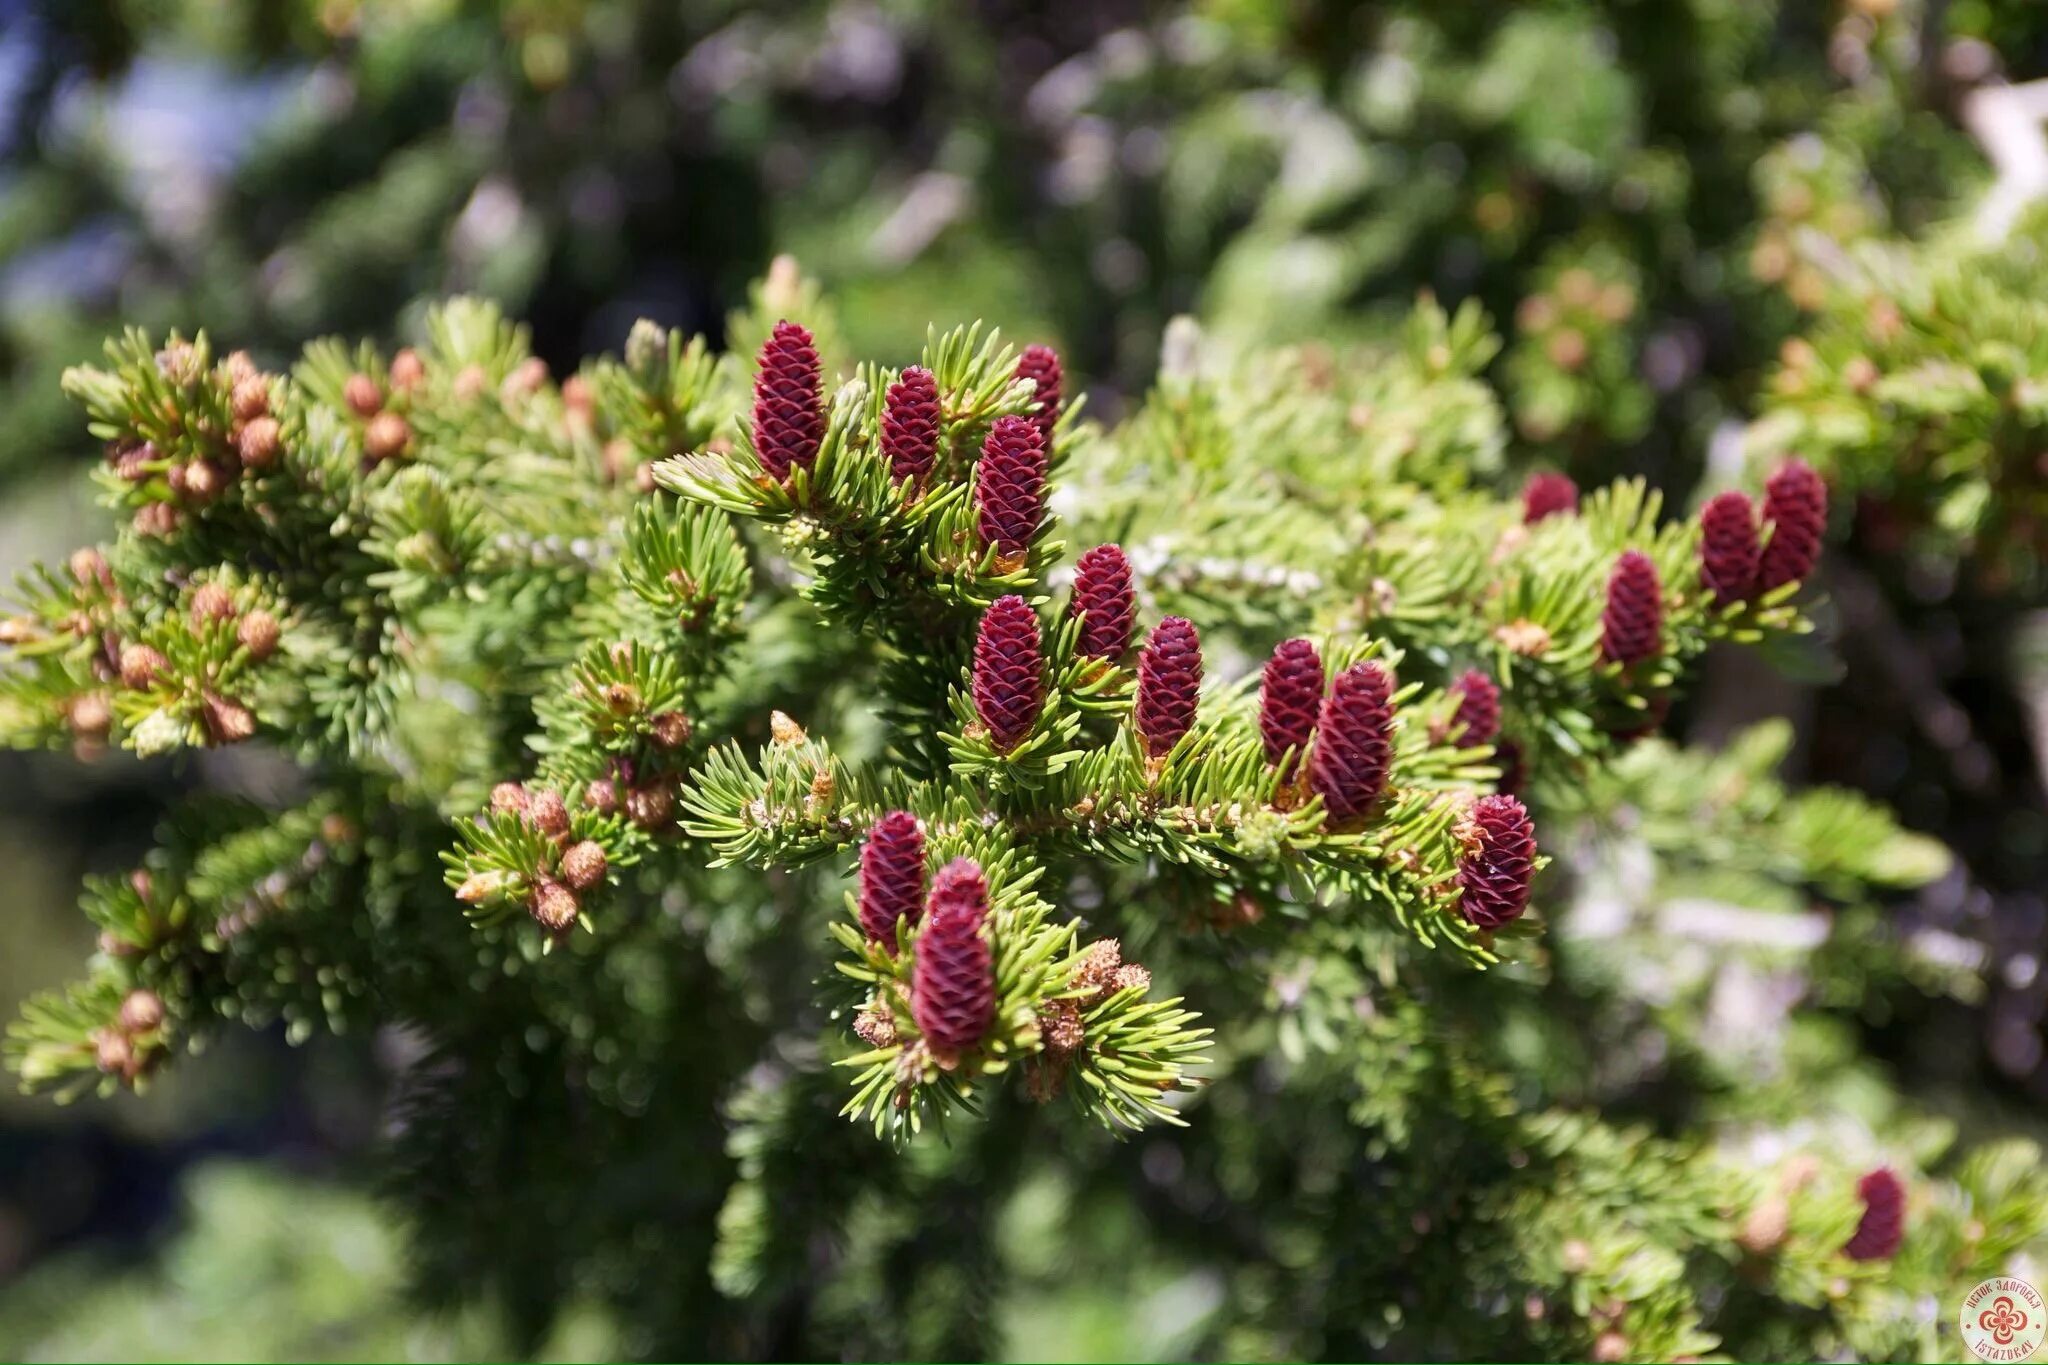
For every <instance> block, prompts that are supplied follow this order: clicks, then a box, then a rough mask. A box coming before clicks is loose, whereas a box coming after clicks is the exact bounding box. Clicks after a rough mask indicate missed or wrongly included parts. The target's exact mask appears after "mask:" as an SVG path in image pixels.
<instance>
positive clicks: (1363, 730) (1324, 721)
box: [1308, 663, 1394, 821]
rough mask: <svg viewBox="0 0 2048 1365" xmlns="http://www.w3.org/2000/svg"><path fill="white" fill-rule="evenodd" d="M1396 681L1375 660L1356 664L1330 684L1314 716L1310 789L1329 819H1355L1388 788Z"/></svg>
mask: <svg viewBox="0 0 2048 1365" xmlns="http://www.w3.org/2000/svg"><path fill="white" fill-rule="evenodd" d="M1393 691H1394V680H1393V677H1392V676H1391V675H1390V674H1389V673H1388V672H1387V670H1386V669H1385V668H1383V667H1381V666H1380V665H1379V664H1376V663H1362V664H1353V665H1352V666H1351V667H1350V668H1347V669H1345V670H1344V671H1343V672H1342V673H1339V674H1338V675H1337V680H1336V681H1335V682H1334V683H1332V684H1330V695H1329V696H1327V697H1325V698H1323V711H1322V715H1321V716H1320V717H1318V718H1317V720H1316V747H1315V752H1314V753H1313V754H1312V755H1311V756H1310V758H1309V768H1308V785H1309V789H1310V790H1311V791H1313V792H1315V793H1316V794H1317V795H1319V796H1321V797H1322V798H1323V809H1324V811H1325V812H1327V813H1328V815H1329V817H1330V819H1332V820H1336V821H1344V820H1351V819H1355V818H1357V817H1358V816H1361V815H1363V814H1365V812H1366V811H1367V810H1368V809H1369V808H1370V807H1371V806H1372V803H1373V802H1375V801H1377V800H1379V798H1380V793H1381V792H1383V791H1385V790H1386V786H1387V768H1388V767H1389V765H1390V764H1391V763H1392V762H1393V757H1394V703H1393Z"/></svg>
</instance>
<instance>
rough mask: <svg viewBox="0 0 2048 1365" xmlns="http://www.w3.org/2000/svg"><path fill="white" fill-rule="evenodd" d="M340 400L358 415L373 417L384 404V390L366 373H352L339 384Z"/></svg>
mask: <svg viewBox="0 0 2048 1365" xmlns="http://www.w3.org/2000/svg"><path fill="white" fill-rule="evenodd" d="M341 401H342V402H344V403H346V404H348V406H349V410H350V411H351V412H353V413H355V415H356V416H358V417H373V416H375V415H376V413H377V409H379V408H381V407H383V406H384V391H383V390H382V389H380V388H378V387H377V381H376V380H374V379H372V378H370V376H368V375H366V374H352V375H350V376H349V377H348V382H347V383H346V384H343V385H342V386H341Z"/></svg>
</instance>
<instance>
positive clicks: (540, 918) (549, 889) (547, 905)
mask: <svg viewBox="0 0 2048 1365" xmlns="http://www.w3.org/2000/svg"><path fill="white" fill-rule="evenodd" d="M526 911H527V913H528V914H530V915H532V916H533V922H534V923H535V924H538V925H539V926H540V927H541V928H543V929H545V930H547V931H548V932H549V933H550V934H553V935H555V936H556V937H557V938H559V937H561V936H562V935H563V934H566V933H568V932H569V931H570V930H571V929H573V928H575V927H576V916H577V915H578V914H579V913H581V912H580V911H579V910H578V909H577V905H576V893H575V892H574V891H571V890H570V889H569V888H568V887H566V886H564V885H562V884H561V883H560V882H558V881H555V880H554V879H553V878H550V877H543V878H541V879H540V882H539V884H538V885H536V886H535V887H534V888H533V897H532V899H531V900H529V901H527V903H526Z"/></svg>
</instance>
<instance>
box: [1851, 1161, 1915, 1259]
mask: <svg viewBox="0 0 2048 1365" xmlns="http://www.w3.org/2000/svg"><path fill="white" fill-rule="evenodd" d="M1856 1193H1857V1194H1858V1195H1859V1196H1860V1197H1861V1198H1862V1200H1863V1217H1862V1218H1861V1219H1859V1220H1858V1221H1857V1223H1856V1231H1855V1232H1854V1233H1853V1234H1852V1235H1851V1236H1850V1238H1849V1241H1848V1244H1847V1245H1846V1246H1844V1247H1843V1248H1842V1254H1843V1255H1844V1256H1847V1257H1848V1258H1849V1259H1850V1260H1852V1261H1889V1260H1890V1259H1891V1258H1892V1257H1893V1256H1895V1255H1897V1254H1898V1250H1899V1244H1900V1243H1901V1242H1903V1241H1904V1240H1905V1239H1906V1187H1905V1186H1904V1185H1903V1184H1901V1183H1900V1181H1899V1178H1898V1176H1896V1175H1894V1174H1892V1171H1891V1168H1890V1167H1886V1166H1880V1167H1879V1168H1878V1169H1876V1170H1874V1171H1872V1172H1870V1173H1869V1174H1868V1175H1866V1176H1864V1177H1863V1178H1862V1179H1861V1180H1859V1181H1857V1182H1856Z"/></svg>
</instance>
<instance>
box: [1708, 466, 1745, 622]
mask: <svg viewBox="0 0 2048 1365" xmlns="http://www.w3.org/2000/svg"><path fill="white" fill-rule="evenodd" d="M1758 556H1759V550H1758V547H1757V540H1756V509H1755V508H1754V507H1752V506H1750V502H1749V495H1748V494H1747V493H1737V492H1728V493H1717V494H1715V495H1714V496H1713V497H1712V498H1710V499H1708V500H1707V505H1706V506H1705V507H1702V508H1701V509H1700V582H1701V583H1703V584H1705V585H1706V589H1707V591H1708V592H1709V593H1710V594H1712V596H1713V599H1714V605H1715V606H1717V607H1725V606H1727V605H1728V604H1729V603H1731V602H1740V601H1743V600H1744V599H1746V598H1747V597H1748V596H1749V595H1750V594H1751V593H1753V592H1755V591H1756V571H1757V562H1758Z"/></svg>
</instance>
